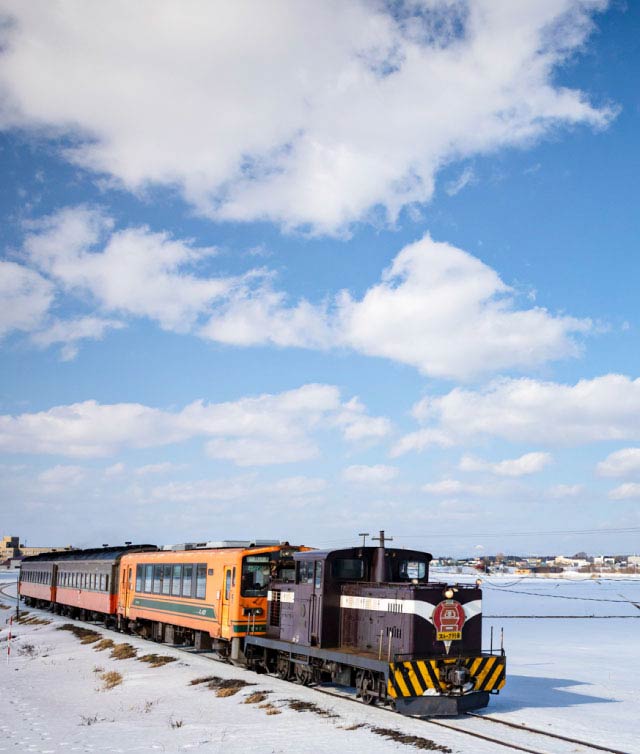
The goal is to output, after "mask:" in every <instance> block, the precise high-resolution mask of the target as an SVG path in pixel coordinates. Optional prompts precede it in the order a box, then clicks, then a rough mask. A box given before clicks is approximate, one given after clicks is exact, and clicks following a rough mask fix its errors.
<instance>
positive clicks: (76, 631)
mask: <svg viewBox="0 0 640 754" xmlns="http://www.w3.org/2000/svg"><path fill="white" fill-rule="evenodd" d="M56 631H71V633H72V634H73V635H74V636H75V637H76V638H78V639H80V643H81V644H93V643H94V642H96V641H98V640H99V639H102V634H99V633H98V632H97V631H94V630H93V629H91V628H83V627H82V626H74V625H73V623H65V624H63V625H62V626H58V628H57V629H56Z"/></svg>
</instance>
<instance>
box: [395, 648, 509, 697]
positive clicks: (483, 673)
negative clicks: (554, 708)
mask: <svg viewBox="0 0 640 754" xmlns="http://www.w3.org/2000/svg"><path fill="white" fill-rule="evenodd" d="M455 663H459V664H461V665H464V666H465V667H467V668H468V669H469V673H470V674H471V681H472V683H473V689H472V690H473V691H494V692H497V691H499V690H500V689H501V688H502V687H503V686H504V684H505V671H506V665H507V658H506V657H504V655H480V656H479V657H465V658H462V659H440V660H411V661H407V662H392V663H390V665H389V681H388V684H387V694H388V696H390V697H391V698H392V699H399V698H405V697H415V696H422V695H423V694H424V693H425V691H428V690H429V689H434V690H435V691H437V692H440V693H442V694H447V693H448V692H449V689H448V687H447V684H446V683H445V682H444V681H442V680H440V675H441V674H440V670H441V668H444V667H446V666H447V665H450V664H455Z"/></svg>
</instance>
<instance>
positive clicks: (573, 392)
mask: <svg viewBox="0 0 640 754" xmlns="http://www.w3.org/2000/svg"><path fill="white" fill-rule="evenodd" d="M413 414H414V416H415V418H416V419H418V421H420V422H422V423H424V424H425V425H428V426H426V427H425V428H424V429H421V430H418V431H416V432H412V433H410V434H408V435H405V436H404V437H403V438H401V439H400V440H399V442H398V443H397V444H396V445H395V447H394V448H393V450H392V455H396V456H397V455H401V454H402V453H406V452H408V451H411V450H423V449H424V448H426V447H429V446H430V445H434V444H439V445H445V444H446V443H449V444H459V443H464V442H467V443H468V442H471V441H474V440H479V439H481V438H483V437H499V438H502V439H505V440H509V441H511V442H523V443H541V444H546V445H583V444H585V443H589V442H598V441H605V440H640V379H636V380H632V379H630V378H629V377H626V376H624V375H619V374H607V375H603V376H602V377H596V378H594V379H592V380H580V381H579V382H577V383H576V384H575V385H562V384H559V383H555V382H541V381H538V380H533V379H527V378H522V379H507V378H505V379H500V380H495V381H493V382H492V383H490V384H489V385H488V386H487V387H485V388H483V389H482V390H477V391H474V390H466V389H462V388H455V389H454V390H452V391H451V392H449V393H447V394H446V395H443V396H440V397H426V398H424V399H423V400H421V401H420V402H419V403H417V404H416V405H415V406H414V408H413Z"/></svg>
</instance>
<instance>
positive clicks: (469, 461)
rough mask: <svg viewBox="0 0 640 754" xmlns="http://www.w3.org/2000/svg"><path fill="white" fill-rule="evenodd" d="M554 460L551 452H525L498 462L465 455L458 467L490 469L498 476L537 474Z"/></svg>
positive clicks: (480, 469)
mask: <svg viewBox="0 0 640 754" xmlns="http://www.w3.org/2000/svg"><path fill="white" fill-rule="evenodd" d="M552 460H553V458H552V456H551V454H550V453H525V455H523V456H520V457H519V458H509V459H506V460H504V461H496V462H492V461H485V460H484V459H482V458H476V457H475V456H469V455H465V456H463V457H462V458H461V459H460V464H459V466H458V468H459V469H460V470H461V471H488V472H490V473H491V474H497V475H498V476H510V477H517V476H525V475H527V474H536V473H537V472H539V471H542V469H543V468H544V467H545V466H547V465H548V464H550V463H551V461H552Z"/></svg>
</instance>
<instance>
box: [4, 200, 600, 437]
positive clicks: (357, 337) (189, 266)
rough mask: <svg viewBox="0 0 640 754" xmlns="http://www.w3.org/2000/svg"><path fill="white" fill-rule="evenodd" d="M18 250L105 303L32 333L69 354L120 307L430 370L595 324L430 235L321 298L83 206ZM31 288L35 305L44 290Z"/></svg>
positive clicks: (485, 359)
mask: <svg viewBox="0 0 640 754" xmlns="http://www.w3.org/2000/svg"><path fill="white" fill-rule="evenodd" d="M22 253H23V255H24V257H25V259H26V260H28V261H29V262H30V264H32V265H33V266H35V267H36V268H37V269H38V270H39V271H40V272H42V273H43V274H46V275H48V276H49V277H50V278H52V279H53V280H54V281H55V282H56V284H57V285H58V287H59V289H60V290H61V291H64V292H65V293H66V294H67V295H72V296H75V297H76V298H78V299H79V300H80V301H81V302H83V303H85V304H89V305H93V306H94V307H95V308H96V310H97V312H98V314H97V315H93V316H82V317H78V318H76V319H73V320H67V321H54V322H50V323H49V324H48V325H47V326H46V327H45V326H44V325H41V326H40V330H39V332H37V333H34V335H33V339H34V341H35V342H36V343H37V344H39V345H48V344H51V343H56V342H65V343H66V346H65V351H64V353H63V356H64V357H66V358H73V356H74V355H75V351H76V349H77V343H78V342H79V341H80V340H81V339H83V338H101V337H103V335H104V333H105V332H106V331H107V330H108V329H113V328H118V327H122V326H123V323H122V322H121V321H120V319H118V320H116V319H110V318H107V317H106V315H108V314H112V315H113V314H115V315H117V316H118V317H120V318H122V317H123V316H129V317H148V318H150V319H152V320H155V321H157V322H158V323H159V325H160V326H161V327H163V328H164V329H167V330H171V331H174V332H180V333H194V334H197V335H199V336H200V337H202V338H205V339H211V340H215V341H217V342H221V343H226V344H233V345H242V346H250V345H257V344H265V343H268V344H274V345H278V346H296V347H305V348H313V349H322V350H328V349H330V348H348V349H352V350H354V351H356V352H358V353H363V354H367V355H370V356H378V357H383V358H388V359H392V360H394V361H398V362H401V363H404V364H409V365H411V366H414V367H416V368H417V369H419V370H420V371H421V372H423V373H424V374H427V375H430V376H435V377H453V378H459V379H466V378H469V377H471V376H473V375H476V374H479V373H482V372H486V371H499V370H501V369H505V368H525V367H531V366H535V365H539V364H543V363H545V362H547V361H549V360H553V359H559V358H565V357H569V356H576V355H578V354H580V352H581V346H580V344H579V343H578V342H577V341H576V338H575V337H574V336H575V335H576V334H584V333H587V332H589V331H590V330H591V329H592V325H591V322H590V321H589V320H584V319H583V320H579V319H575V318H573V317H568V316H555V315H553V314H550V313H549V312H548V311H546V310H545V309H543V308H541V307H530V308H518V306H517V300H516V296H515V292H514V291H513V289H511V288H510V287H509V286H507V285H506V284H505V283H504V282H503V281H502V280H501V279H500V277H499V276H498V274H497V273H496V272H495V271H494V270H492V269H491V268H490V267H488V266H487V265H485V264H483V263H482V262H481V261H480V260H479V259H477V258H475V257H473V256H471V255H470V254H468V253H467V252H465V251H463V250H461V249H457V248H455V247H453V246H450V245H449V244H446V243H438V242H435V241H433V240H432V239H431V238H430V237H429V236H428V235H427V236H425V237H424V238H422V239H421V240H419V241H417V242H415V243H412V244H410V245H408V246H406V247H405V248H404V249H402V250H401V251H400V252H399V253H398V255H397V256H396V257H395V259H394V260H393V262H392V264H391V266H390V267H389V269H387V270H386V271H384V273H383V275H382V279H381V282H380V283H378V284H376V285H373V286H372V287H370V288H369V289H368V290H367V291H366V292H365V294H364V295H363V297H362V298H361V299H356V298H354V297H353V296H352V295H351V294H350V293H349V292H348V291H342V292H340V293H338V294H337V295H336V296H334V297H333V299H332V300H327V301H324V302H321V303H319V304H314V303H311V302H309V301H306V300H304V299H302V300H299V301H298V302H296V303H292V304H289V303H288V300H287V296H286V294H285V293H283V292H281V291H276V290H274V288H273V278H274V276H273V274H272V273H269V272H268V271H266V270H264V269H260V270H258V269H253V270H250V271H249V272H247V273H246V274H244V275H243V276H241V277H229V276H215V275H211V273H210V271H209V268H207V269H206V270H202V269H199V266H200V265H202V264H204V263H208V265H209V266H210V262H211V257H212V256H214V255H215V253H216V252H215V250H214V249H211V248H206V247H205V248H199V247H195V246H194V245H193V244H192V243H191V242H190V241H180V240H173V239H171V238H170V237H169V236H168V235H167V234H166V233H155V232H152V231H151V230H150V229H149V228H146V227H138V228H128V229H125V230H117V231H116V230H114V221H113V219H111V218H108V217H106V216H105V215H104V214H103V213H102V212H101V211H99V210H97V209H90V208H87V207H73V208H67V209H64V210H62V211H60V212H58V213H56V214H54V215H51V216H49V217H46V218H43V219H42V220H40V221H39V222H37V223H32V224H31V226H30V231H29V233H28V234H27V236H26V238H25V241H24V244H23V249H22ZM14 267H17V268H18V269H19V270H20V271H21V273H23V274H25V275H27V274H28V275H33V276H34V278H35V279H39V280H42V283H43V284H46V285H50V284H49V283H47V282H46V281H44V280H43V279H42V278H39V277H38V275H37V273H35V272H33V271H30V270H27V269H26V268H20V267H18V266H17V265H14ZM203 272H204V273H205V274H202V273H203ZM207 273H208V274H207ZM25 295H26V294H25ZM33 296H34V303H33V308H38V306H39V304H38V292H37V291H35V292H34V293H33ZM357 413H358V412H357V407H354V409H353V411H352V414H353V420H351V421H350V422H349V424H350V430H349V431H351V432H352V433H353V434H357V433H358V432H359V431H362V432H363V433H364V434H370V435H376V434H377V435H378V436H381V435H384V434H386V433H387V432H388V429H389V428H388V427H387V426H386V425H384V423H380V422H378V425H377V426H374V423H373V422H372V420H370V419H369V420H366V421H365V420H364V419H362V418H361V419H360V420H359V421H356V419H355V415H356V414H357Z"/></svg>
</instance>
